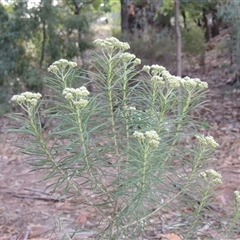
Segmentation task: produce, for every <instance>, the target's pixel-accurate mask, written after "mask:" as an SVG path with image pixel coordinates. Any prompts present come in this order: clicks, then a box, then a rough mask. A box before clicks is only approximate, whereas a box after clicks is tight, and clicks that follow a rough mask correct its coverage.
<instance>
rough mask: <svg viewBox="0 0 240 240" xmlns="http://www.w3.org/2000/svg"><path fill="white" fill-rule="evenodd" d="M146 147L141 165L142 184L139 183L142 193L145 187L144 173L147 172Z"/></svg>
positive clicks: (146, 147)
mask: <svg viewBox="0 0 240 240" xmlns="http://www.w3.org/2000/svg"><path fill="white" fill-rule="evenodd" d="M148 150H149V148H148V146H145V148H144V152H143V165H142V182H141V189H142V193H144V191H145V187H146V172H147V163H148Z"/></svg>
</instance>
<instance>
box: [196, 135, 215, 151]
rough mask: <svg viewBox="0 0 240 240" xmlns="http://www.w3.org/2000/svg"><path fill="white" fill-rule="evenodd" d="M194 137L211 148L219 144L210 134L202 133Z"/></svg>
mask: <svg viewBox="0 0 240 240" xmlns="http://www.w3.org/2000/svg"><path fill="white" fill-rule="evenodd" d="M195 137H196V138H197V139H198V141H199V142H200V143H201V144H202V145H205V146H210V147H211V148H217V147H218V146H219V144H218V143H217V142H216V141H215V140H214V138H213V137H212V136H207V137H205V136H203V135H196V136H195Z"/></svg>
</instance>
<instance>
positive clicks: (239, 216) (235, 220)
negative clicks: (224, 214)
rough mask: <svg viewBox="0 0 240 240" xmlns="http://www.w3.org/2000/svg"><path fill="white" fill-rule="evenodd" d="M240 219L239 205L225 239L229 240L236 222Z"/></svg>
mask: <svg viewBox="0 0 240 240" xmlns="http://www.w3.org/2000/svg"><path fill="white" fill-rule="evenodd" d="M239 218H240V204H238V203H237V209H236V212H235V213H234V217H233V219H232V221H231V223H230V226H229V227H228V230H227V232H226V234H225V237H224V239H227V237H228V235H229V234H230V233H231V231H232V229H233V227H234V226H235V224H236V222H237V221H238V220H239Z"/></svg>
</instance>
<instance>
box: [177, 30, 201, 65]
mask: <svg viewBox="0 0 240 240" xmlns="http://www.w3.org/2000/svg"><path fill="white" fill-rule="evenodd" d="M182 38H183V51H184V53H185V54H186V57H187V60H188V62H189V64H190V65H191V66H194V65H195V64H196V60H195V61H194V57H195V58H197V60H198V63H199V62H201V58H202V57H203V56H204V53H205V38H204V33H203V31H202V29H201V28H200V27H197V26H194V27H193V28H191V29H189V30H186V29H183V30H182Z"/></svg>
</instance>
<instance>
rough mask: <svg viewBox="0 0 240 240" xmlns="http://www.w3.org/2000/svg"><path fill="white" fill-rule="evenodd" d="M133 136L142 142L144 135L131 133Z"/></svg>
mask: <svg viewBox="0 0 240 240" xmlns="http://www.w3.org/2000/svg"><path fill="white" fill-rule="evenodd" d="M133 136H134V137H135V138H136V139H138V140H144V139H145V137H144V134H143V133H141V132H138V131H135V132H134V133H133Z"/></svg>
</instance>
